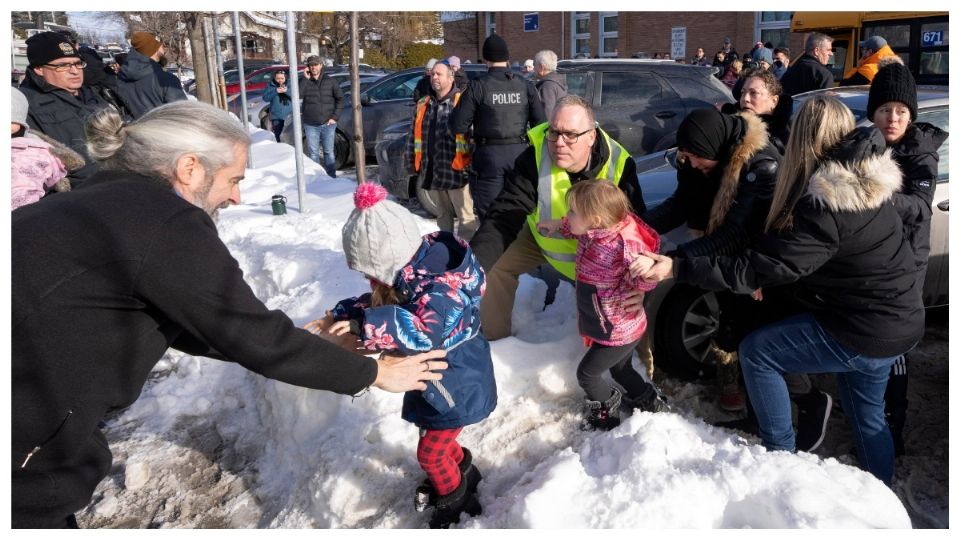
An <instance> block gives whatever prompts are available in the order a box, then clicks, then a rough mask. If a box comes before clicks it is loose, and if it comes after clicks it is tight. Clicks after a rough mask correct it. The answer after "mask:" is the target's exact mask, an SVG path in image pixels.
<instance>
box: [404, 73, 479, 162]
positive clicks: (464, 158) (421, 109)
mask: <svg viewBox="0 0 960 540" xmlns="http://www.w3.org/2000/svg"><path fill="white" fill-rule="evenodd" d="M429 102H430V96H429V94H428V95H426V96H423V97H422V98H420V101H418V102H417V117H416V119H415V120H414V121H413V170H414V171H417V172H420V163H421V162H422V160H423V119H424V117H426V115H427V103H429ZM459 103H460V92H457V93H456V94H454V95H453V106H454V107H456V106H457V104H459ZM455 142H456V145H457V150H456V152H455V153H454V155H453V161H452V162H451V163H450V166H451V168H452V169H453V170H455V171H464V170H466V169H467V166H468V165H470V146H469V144H468V143H467V138H466V137H464V135H463V134H462V133H458V134H457V135H456V136H455Z"/></svg>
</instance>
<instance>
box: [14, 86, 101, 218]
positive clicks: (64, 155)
mask: <svg viewBox="0 0 960 540" xmlns="http://www.w3.org/2000/svg"><path fill="white" fill-rule="evenodd" d="M10 96H11V99H12V103H13V105H12V109H11V117H10V118H11V120H10V166H11V168H10V210H16V209H17V208H20V207H21V206H25V205H27V204H30V203H35V202H37V201H39V200H40V199H41V198H42V197H43V196H44V195H46V194H47V193H48V192H49V191H69V190H70V181H69V180H68V179H67V178H66V176H67V172H68V171H72V170H76V169H79V168H80V167H82V166H83V165H84V160H83V157H81V156H80V154H78V153H76V152H74V151H73V150H71V149H69V148H67V147H66V146H64V145H62V144H60V143H58V142H57V141H55V140H53V139H51V138H49V137H47V136H45V135H43V134H41V133H34V132H30V131H29V127H28V126H27V112H28V110H29V104H28V103H27V98H26V97H25V96H24V95H23V93H22V92H20V90H18V89H16V88H12V89H11V90H10Z"/></svg>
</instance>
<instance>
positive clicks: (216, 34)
mask: <svg viewBox="0 0 960 540" xmlns="http://www.w3.org/2000/svg"><path fill="white" fill-rule="evenodd" d="M212 23H213V50H214V52H216V57H217V86H218V87H219V88H218V92H217V93H218V94H219V95H220V105H221V108H222V109H223V110H227V83H226V81H224V80H223V55H222V54H221V53H220V16H219V14H218V13H217V12H216V11H214V12H213V20H212ZM238 52H239V51H238ZM240 80H243V71H241V72H240ZM245 113H246V112H245V111H244V114H245Z"/></svg>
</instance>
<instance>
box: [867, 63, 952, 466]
mask: <svg viewBox="0 0 960 540" xmlns="http://www.w3.org/2000/svg"><path fill="white" fill-rule="evenodd" d="M895 58H896V57H895ZM867 116H868V117H869V118H870V120H871V121H872V122H873V123H874V125H875V126H876V127H877V129H879V130H880V132H881V133H882V134H883V138H884V140H885V141H886V143H887V147H888V148H890V149H891V150H893V159H894V160H895V161H896V162H897V165H899V166H900V170H901V171H902V172H903V186H902V187H901V189H900V192H899V193H896V194H894V196H893V204H894V206H895V207H896V209H897V211H898V212H899V213H900V218H901V219H902V220H903V229H904V233H905V234H906V235H907V238H908V239H909V241H910V245H911V246H913V250H914V254H915V255H916V269H917V274H918V275H919V282H918V285H917V286H918V287H919V288H920V289H921V290H922V289H923V281H924V277H925V276H926V273H927V258H928V257H929V255H930V219H931V215H932V212H933V193H934V190H936V187H937V177H938V176H939V174H938V169H939V164H940V155H939V154H938V153H937V149H939V148H940V145H942V144H943V142H944V141H945V140H946V139H947V135H948V134H947V132H946V131H943V130H942V129H940V128H938V127H936V126H934V125H931V124H928V123H926V122H916V119H917V84H916V82H915V81H914V80H913V75H911V74H910V70H909V69H907V68H906V67H905V66H904V65H903V64H900V63H896V61H894V63H891V64H886V65H881V67H880V70H879V71H878V72H877V74H876V76H874V82H873V84H872V85H871V86H870V96H869V98H868V100H867ZM884 401H885V403H886V405H885V407H886V413H887V423H889V424H890V431H891V433H892V434H893V446H894V451H895V454H896V455H897V456H900V455H902V454H903V453H904V451H905V448H904V444H903V427H904V424H905V422H906V417H907V357H906V356H901V357H900V358H898V359H897V361H896V363H895V364H894V366H893V368H891V370H890V381H889V382H888V383H887V391H886V395H885V400H884Z"/></svg>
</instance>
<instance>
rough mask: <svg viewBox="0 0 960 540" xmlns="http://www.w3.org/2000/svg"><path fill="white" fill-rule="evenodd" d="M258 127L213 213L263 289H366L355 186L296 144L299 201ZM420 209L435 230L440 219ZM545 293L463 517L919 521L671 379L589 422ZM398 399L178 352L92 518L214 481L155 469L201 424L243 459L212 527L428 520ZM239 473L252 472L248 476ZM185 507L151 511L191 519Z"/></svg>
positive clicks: (308, 300)
mask: <svg viewBox="0 0 960 540" xmlns="http://www.w3.org/2000/svg"><path fill="white" fill-rule="evenodd" d="M253 136H254V139H255V141H256V142H255V144H254V146H253V148H252V156H253V166H254V168H253V169H251V170H248V171H247V177H246V180H244V181H243V182H242V184H241V191H242V195H243V199H244V203H243V204H241V205H240V206H238V207H234V208H230V209H227V210H224V211H222V212H221V217H220V222H219V224H218V227H219V229H220V234H221V237H222V238H223V239H224V241H225V242H226V244H227V245H228V247H229V248H230V251H231V253H233V254H234V256H235V257H236V258H237V259H238V260H239V261H240V265H241V267H242V268H243V269H244V271H245V277H246V279H247V281H248V283H250V285H251V286H252V287H253V289H254V291H255V293H256V294H257V295H258V296H259V297H260V298H261V299H263V300H264V301H265V302H266V304H267V305H268V306H269V307H271V308H274V309H280V310H283V311H284V312H285V313H287V314H288V315H289V316H290V317H291V318H292V319H293V320H294V322H295V323H297V324H300V325H303V324H305V323H306V322H308V321H310V320H311V319H313V318H316V317H320V316H322V315H323V313H324V311H325V310H326V309H328V308H330V307H331V306H332V305H333V304H334V303H335V302H336V301H337V300H339V299H341V298H344V297H347V296H351V295H355V294H359V293H361V292H363V291H364V290H365V287H366V286H367V284H366V282H365V280H364V279H363V277H362V276H361V275H359V274H357V273H355V272H352V271H350V270H349V269H347V268H346V265H345V262H344V260H343V257H342V254H341V246H340V227H341V226H342V224H343V222H344V220H345V219H346V217H347V215H348V214H349V213H350V210H351V209H352V207H353V201H352V192H353V190H354V188H355V183H354V181H353V179H339V178H338V179H331V178H329V177H327V176H326V175H325V174H324V173H323V172H322V169H321V168H320V167H319V166H317V165H316V164H314V163H312V162H310V161H309V160H305V168H306V170H307V173H308V178H309V183H308V186H307V192H308V194H307V197H306V200H305V205H306V207H307V209H308V210H309V212H308V213H305V214H300V213H298V212H297V211H296V208H297V206H298V203H297V194H296V181H295V175H294V173H295V167H294V161H293V153H292V152H293V150H292V148H290V147H289V146H286V145H279V144H275V143H274V142H273V140H272V136H271V135H270V134H269V133H266V132H264V131H260V130H254V131H253ZM277 193H279V194H283V195H285V196H286V197H287V198H288V202H287V208H288V211H289V212H290V213H289V214H288V215H286V216H279V217H277V216H273V215H271V208H270V198H271V196H272V195H274V194H277ZM420 223H421V224H422V232H424V233H426V232H429V231H431V230H434V229H435V228H436V226H435V224H434V223H433V222H430V221H427V220H421V222H420ZM544 294H545V287H544V284H543V283H542V282H540V281H539V280H536V279H533V278H530V277H528V276H524V277H523V278H521V285H520V290H519V291H518V295H517V302H516V310H515V313H514V325H515V328H516V329H518V335H517V336H516V337H513V338H509V339H505V340H501V341H499V342H496V343H494V344H493V347H492V350H493V355H494V368H495V372H496V377H497V383H498V389H499V405H498V407H497V409H496V411H495V412H494V413H493V414H492V415H491V417H490V418H488V419H487V420H485V421H484V422H482V423H480V424H478V425H474V426H469V427H467V428H466V429H465V430H464V432H463V434H462V435H461V439H460V440H461V442H462V443H463V444H464V446H466V447H468V448H470V449H471V450H472V451H473V453H474V456H475V458H474V459H475V463H476V464H477V465H478V467H479V468H480V470H481V471H482V473H483V475H484V480H483V481H482V482H481V484H480V487H479V494H480V499H481V503H482V504H483V506H484V513H483V514H482V515H481V516H478V517H477V518H468V519H464V521H463V522H462V523H461V526H463V527H466V528H503V527H505V528H510V527H544V528H556V527H598V528H599V527H670V528H675V527H751V528H755V527H884V528H886V527H909V526H910V520H909V518H908V516H907V512H906V510H905V509H904V508H903V505H902V504H901V503H900V501H899V500H898V499H897V497H896V496H895V494H894V493H893V492H892V491H890V490H889V489H888V488H886V487H885V486H884V485H883V484H881V483H880V482H879V481H877V480H875V479H874V478H873V477H872V476H871V475H869V474H867V473H865V472H862V471H860V470H859V469H856V468H853V467H850V466H847V465H844V464H841V463H839V462H838V461H836V460H834V459H827V460H821V459H819V458H818V457H817V456H815V455H810V454H798V455H792V454H787V453H782V452H776V453H771V452H767V451H766V450H765V449H763V448H762V447H760V446H757V445H756V444H751V443H749V442H748V441H746V440H744V439H743V438H741V437H738V436H735V435H732V434H730V433H729V432H726V431H724V430H720V429H716V428H713V427H711V426H709V425H707V424H705V423H704V422H703V421H701V420H699V419H697V418H696V417H695V416H694V413H696V406H695V405H694V406H690V407H688V406H687V404H688V403H691V402H692V403H694V404H695V401H696V400H693V399H686V398H684V397H682V396H678V395H674V396H673V399H672V400H671V403H673V404H674V408H675V411H676V412H675V413H664V414H657V415H652V414H648V413H640V412H637V413H636V414H634V415H633V416H632V417H630V418H627V419H625V421H624V423H623V424H622V425H621V426H620V427H619V428H617V429H615V430H613V431H611V432H607V433H585V432H582V431H580V430H579V429H578V425H579V422H580V418H581V406H582V392H581V390H580V389H579V387H578V386H577V382H576V376H575V370H576V365H577V363H578V362H579V360H580V357H581V355H582V354H583V351H584V348H583V345H582V342H581V340H580V338H579V337H578V336H577V333H576V320H575V310H574V291H573V289H572V287H570V286H569V285H568V284H565V283H562V284H561V287H560V289H559V290H558V291H557V298H556V301H555V302H554V303H553V304H552V305H550V306H548V307H547V308H546V309H544V308H543V297H544ZM224 324H229V321H224ZM681 393H682V392H681ZM401 401H402V396H400V395H395V394H387V393H385V392H380V391H376V390H375V391H372V392H370V393H368V394H366V395H364V396H361V397H359V398H356V399H351V398H350V397H345V396H338V395H333V394H329V393H324V392H316V391H310V390H306V389H302V388H297V387H294V386H291V385H287V384H284V383H279V382H275V381H270V380H267V379H263V378H262V377H259V376H257V375H253V374H251V373H248V372H246V371H245V370H243V369H242V368H240V367H238V366H235V365H232V364H227V363H220V362H216V361H213V360H207V359H194V358H192V357H189V356H186V355H182V354H179V353H170V354H168V355H167V357H165V359H164V361H162V362H161V364H160V365H159V366H158V368H157V370H156V379H155V380H154V381H152V382H151V384H150V385H148V387H147V388H146V389H145V390H144V393H143V395H142V396H141V398H140V400H139V401H138V402H137V403H136V404H135V405H133V406H132V407H131V408H129V409H128V410H127V411H125V412H124V413H123V414H122V415H120V416H119V417H117V418H115V419H113V420H111V422H110V423H109V426H108V431H112V432H114V433H121V434H122V435H121V436H120V437H119V438H120V439H121V440H122V441H130V442H129V443H127V442H120V443H118V444H115V445H114V448H115V453H116V454H118V459H119V458H122V457H124V456H126V462H125V477H124V479H123V482H124V483H125V487H126V490H127V491H123V490H122V489H119V490H116V489H115V490H111V489H109V486H106V484H108V481H105V482H104V483H101V487H100V490H102V491H103V492H104V495H103V496H102V498H100V499H98V500H97V501H95V502H94V504H93V505H92V507H91V508H89V509H88V512H89V513H90V514H91V515H94V516H99V517H101V518H102V517H104V516H105V515H109V514H114V515H116V514H125V513H135V512H136V509H135V507H136V506H137V505H141V506H142V505H143V504H145V503H144V502H143V500H142V497H146V498H148V499H149V497H151V495H149V493H150V490H156V489H158V488H157V487H156V486H157V484H158V483H160V482H168V483H172V484H173V486H172V488H171V491H173V492H176V493H177V495H175V496H173V495H170V496H169V497H171V498H172V500H166V501H164V502H163V503H162V504H161V506H175V505H177V504H184V503H178V502H177V499H176V497H182V496H184V495H183V492H189V491H190V490H193V491H196V490H203V489H205V487H204V484H203V483H202V482H199V483H193V482H188V481H186V480H178V478H179V477H178V476H176V475H175V474H172V473H171V474H163V473H162V472H161V471H163V470H164V469H163V467H164V464H165V463H168V462H171V461H174V460H176V459H178V457H177V456H180V455H181V454H183V453H184V452H185V449H184V448H182V447H181V446H179V445H178V444H173V443H171V442H170V439H174V440H178V438H177V437H174V436H172V435H170V432H177V431H178V430H179V431H183V430H190V429H191V428H190V426H197V425H204V426H207V427H206V428H205V431H204V432H203V433H198V434H196V436H195V437H194V435H193V434H191V437H194V438H200V439H203V438H204V437H208V438H212V439H213V440H212V442H208V443H204V442H203V441H202V440H201V441H199V442H193V443H192V446H193V448H191V450H193V449H195V448H203V447H204V445H208V446H210V447H212V448H214V450H211V451H210V453H212V454H214V455H217V456H220V455H222V454H229V455H230V456H233V457H232V458H231V464H230V467H228V469H229V470H228V471H226V472H225V473H224V475H225V476H226V478H225V479H224V480H222V481H220V480H218V479H214V480H211V481H210V482H207V484H206V485H207V486H208V487H209V485H210V484H212V483H213V482H217V481H219V482H220V483H221V484H225V485H224V486H221V487H218V489H220V490H222V491H223V493H224V495H223V496H222V498H221V499H219V500H221V501H223V503H222V505H221V506H222V507H221V508H218V509H217V511H218V515H221V516H222V518H220V519H222V520H223V521H222V523H221V524H220V525H219V526H226V527H376V528H395V527H401V528H417V527H425V526H426V521H427V515H426V514H418V513H416V512H415V511H414V510H413V504H412V495H413V490H414V488H415V486H416V485H417V484H418V483H419V482H420V480H421V479H422V478H423V473H422V471H421V470H420V468H419V466H418V465H417V462H416V457H415V449H416V443H417V437H418V431H417V428H416V427H415V426H412V425H410V424H408V423H406V422H404V421H403V420H401V419H400V408H401ZM194 429H195V430H196V429H197V428H196V427H194ZM180 439H182V437H181V438H180ZM144 441H146V444H148V445H149V448H150V451H149V452H142V453H138V454H134V453H133V452H134V451H135V449H136V448H137V447H135V446H134V444H135V443H136V444H140V445H141V446H142V445H143V444H145V443H144ZM128 444H129V446H128ZM224 445H227V446H228V447H229V448H228V451H224V450H223V447H224ZM197 459H198V460H199V458H197ZM195 461H196V460H195ZM201 461H202V460H201ZM204 466H214V467H215V466H216V464H214V465H210V464H206V465H204ZM196 467H201V465H199V464H198V465H196ZM227 473H229V474H227ZM234 474H239V475H241V476H244V477H245V478H246V480H245V481H246V487H245V488H244V489H239V488H238V487H237V486H238V485H242V483H238V482H236V480H235V477H234V476H231V475H234ZM190 475H191V476H188V477H187V478H203V475H202V474H201V473H200V472H197V471H191V472H190ZM198 475H199V476H198ZM138 489H139V490H140V491H143V492H145V494H142V495H139V497H141V499H136V498H133V495H132V494H131V493H129V492H131V491H133V490H138ZM227 494H229V496H228V495H227ZM154 497H156V496H154ZM121 499H122V500H121ZM123 500H130V501H138V502H127V503H124V502H123ZM192 504H194V505H196V504H197V503H195V502H194V503H192ZM197 510H199V512H200V513H203V512H204V511H209V510H210V509H209V508H208V509H203V508H200V509H194V511H195V512H196V511H197ZM178 512H179V513H177V512H174V513H173V514H172V515H173V516H174V517H171V518H169V519H170V520H169V521H163V519H160V523H159V524H158V525H159V526H165V527H178V526H179V527H188V526H197V522H194V521H185V520H186V517H183V516H185V512H184V511H183V510H182V509H180V510H178ZM177 516H181V517H177ZM153 519H154V520H157V519H158V518H157V517H156V516H154V517H153ZM164 519H165V518H164ZM113 522H114V523H119V522H121V520H119V519H117V520H114V521H113Z"/></svg>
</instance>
